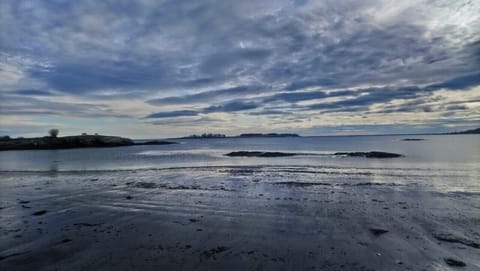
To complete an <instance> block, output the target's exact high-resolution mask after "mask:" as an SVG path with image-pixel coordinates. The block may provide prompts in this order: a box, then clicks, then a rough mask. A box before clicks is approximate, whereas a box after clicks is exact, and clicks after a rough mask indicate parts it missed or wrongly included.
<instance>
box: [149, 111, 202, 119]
mask: <svg viewBox="0 0 480 271" xmlns="http://www.w3.org/2000/svg"><path fill="white" fill-rule="evenodd" d="M196 115H198V112H197V111H195V110H178V111H168V112H158V113H153V114H150V115H148V116H146V118H149V119H154V118H157V119H160V118H175V117H185V116H196Z"/></svg>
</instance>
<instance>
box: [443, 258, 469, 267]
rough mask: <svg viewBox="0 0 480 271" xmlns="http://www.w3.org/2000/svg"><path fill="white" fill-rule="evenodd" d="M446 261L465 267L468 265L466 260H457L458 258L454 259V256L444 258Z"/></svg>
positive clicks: (451, 264) (450, 264) (452, 264)
mask: <svg viewBox="0 0 480 271" xmlns="http://www.w3.org/2000/svg"><path fill="white" fill-rule="evenodd" d="M443 260H444V261H445V263H446V264H448V265H449V266H456V267H464V266H467V265H466V264H465V263H464V262H462V261H460V260H457V259H453V258H445V259H443Z"/></svg>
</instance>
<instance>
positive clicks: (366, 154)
mask: <svg viewBox="0 0 480 271" xmlns="http://www.w3.org/2000/svg"><path fill="white" fill-rule="evenodd" d="M335 155H341V156H349V157H365V158H397V157H402V156H403V155H401V154H398V153H391V152H381V151H371V152H336V153H335Z"/></svg>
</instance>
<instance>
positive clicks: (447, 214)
mask: <svg viewBox="0 0 480 271" xmlns="http://www.w3.org/2000/svg"><path fill="white" fill-rule="evenodd" d="M332 172H333V171H331V170H330V169H318V168H317V169H311V168H305V167H267V166H265V167H262V166H258V167H246V166H239V167H201V168H180V169H162V170H139V171H136V170H125V171H115V172H110V171H97V172H95V171H93V172H80V171H78V172H77V171H70V172H52V173H48V172H30V173H28V172H9V173H5V172H4V173H2V174H0V178H1V179H2V181H1V182H0V199H1V201H0V208H1V209H0V269H1V270H480V232H479V229H480V227H479V225H480V194H479V193H468V192H448V191H445V192H442V191H435V189H431V187H429V186H428V185H425V184H422V185H421V184H418V183H415V182H412V181H408V180H407V179H408V178H402V177H397V178H395V177H392V178H391V180H392V181H391V182H388V183H385V182H378V181H375V176H372V175H371V174H370V173H369V172H365V173H364V177H363V178H358V176H359V175H361V174H359V172H356V173H354V174H353V175H354V176H355V177H351V176H349V174H348V173H342V174H333V173H332ZM32 175H34V177H33V176H32ZM151 176H155V177H154V178H152V177H151ZM13 180H14V181H13ZM286 180H288V181H286Z"/></svg>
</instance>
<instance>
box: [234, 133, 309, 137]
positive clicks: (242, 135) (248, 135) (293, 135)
mask: <svg viewBox="0 0 480 271" xmlns="http://www.w3.org/2000/svg"><path fill="white" fill-rule="evenodd" d="M238 137H300V135H298V134H277V133H268V134H257V133H253V134H241V135H239V136H238Z"/></svg>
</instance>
